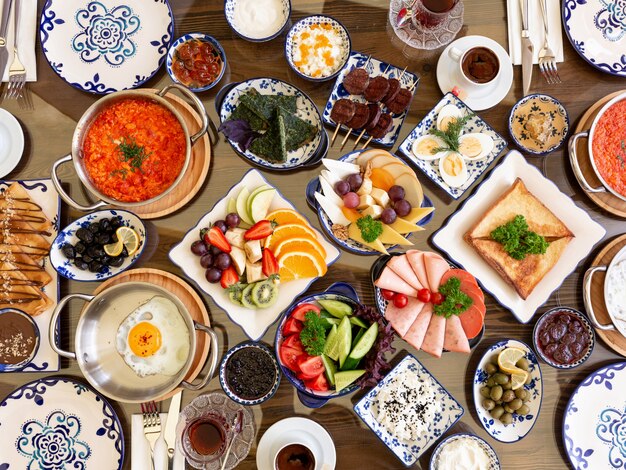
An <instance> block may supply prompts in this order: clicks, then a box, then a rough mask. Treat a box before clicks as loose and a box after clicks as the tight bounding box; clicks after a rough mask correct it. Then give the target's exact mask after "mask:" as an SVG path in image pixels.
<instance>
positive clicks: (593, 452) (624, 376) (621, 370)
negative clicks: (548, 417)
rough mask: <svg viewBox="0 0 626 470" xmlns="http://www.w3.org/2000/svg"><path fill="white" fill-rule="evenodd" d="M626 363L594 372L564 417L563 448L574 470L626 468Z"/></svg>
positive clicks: (581, 384) (576, 395) (569, 402)
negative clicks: (625, 404)
mask: <svg viewBox="0 0 626 470" xmlns="http://www.w3.org/2000/svg"><path fill="white" fill-rule="evenodd" d="M625 397H626V362H616V363H614V364H609V365H607V366H604V367H601V368H600V369H598V370H596V371H595V372H592V373H591V374H590V375H589V376H587V378H585V380H583V381H582V382H581V383H580V385H579V386H578V387H577V388H576V390H574V393H572V396H571V397H570V399H569V401H568V403H567V406H566V407H565V413H564V415H563V444H564V446H565V452H567V456H568V457H569V461H570V463H571V464H572V467H573V468H574V470H596V469H623V468H624V467H625V466H626V407H625V406H624V403H625V400H626V398H625Z"/></svg>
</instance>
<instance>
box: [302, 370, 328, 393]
mask: <svg viewBox="0 0 626 470" xmlns="http://www.w3.org/2000/svg"><path fill="white" fill-rule="evenodd" d="M304 385H306V386H307V387H308V388H310V389H311V390H315V391H317V392H327V391H328V390H330V387H329V386H328V380H326V376H325V375H324V374H320V375H318V376H317V377H316V378H314V379H311V380H305V381H304Z"/></svg>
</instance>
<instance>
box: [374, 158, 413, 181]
mask: <svg viewBox="0 0 626 470" xmlns="http://www.w3.org/2000/svg"><path fill="white" fill-rule="evenodd" d="M382 169H383V170H386V171H388V172H389V174H390V175H392V176H393V177H394V178H396V179H397V178H399V177H400V176H401V175H404V174H407V175H410V176H411V177H412V178H413V179H415V180H417V176H415V172H414V171H413V170H411V169H410V168H409V167H408V166H406V165H405V164H404V163H399V162H395V163H390V164H388V165H385V166H383V167H382Z"/></svg>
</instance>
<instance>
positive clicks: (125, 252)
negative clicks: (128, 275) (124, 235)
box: [121, 245, 128, 258]
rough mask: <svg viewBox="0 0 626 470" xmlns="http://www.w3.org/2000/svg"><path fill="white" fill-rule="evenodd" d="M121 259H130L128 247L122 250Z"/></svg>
mask: <svg viewBox="0 0 626 470" xmlns="http://www.w3.org/2000/svg"><path fill="white" fill-rule="evenodd" d="M121 257H122V258H128V250H127V249H126V245H124V248H122V254H121Z"/></svg>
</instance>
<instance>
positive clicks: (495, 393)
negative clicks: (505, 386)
mask: <svg viewBox="0 0 626 470" xmlns="http://www.w3.org/2000/svg"><path fill="white" fill-rule="evenodd" d="M500 398H502V387H500V385H496V386H494V387H492V388H491V399H492V400H499V399H500Z"/></svg>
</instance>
